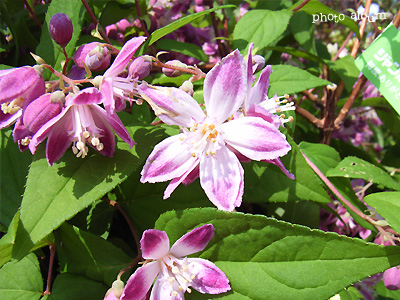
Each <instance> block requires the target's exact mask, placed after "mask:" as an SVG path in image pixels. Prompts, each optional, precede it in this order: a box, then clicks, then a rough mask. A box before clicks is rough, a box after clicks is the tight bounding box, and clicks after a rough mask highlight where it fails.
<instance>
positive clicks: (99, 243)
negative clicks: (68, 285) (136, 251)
mask: <svg viewBox="0 0 400 300" xmlns="http://www.w3.org/2000/svg"><path fill="white" fill-rule="evenodd" d="M54 236H55V238H56V242H57V250H59V251H60V253H61V254H60V262H61V265H62V269H64V270H68V272H69V273H72V274H76V275H83V276H86V277H87V278H89V279H93V280H96V281H103V282H105V283H107V284H108V285H111V284H112V282H113V281H114V280H115V279H116V278H117V275H118V273H119V271H120V270H122V269H124V268H126V267H127V266H129V264H130V263H131V262H132V259H131V258H130V257H129V256H128V255H126V254H125V253H124V252H123V251H122V250H120V249H119V248H117V247H115V246H114V245H113V244H111V243H110V242H107V241H106V240H104V239H102V238H101V237H98V236H96V235H94V234H91V233H89V232H86V231H84V230H81V229H79V228H77V227H73V226H71V225H69V224H67V223H64V224H63V225H62V226H61V227H60V228H59V229H57V230H56V231H55V232H54Z"/></svg>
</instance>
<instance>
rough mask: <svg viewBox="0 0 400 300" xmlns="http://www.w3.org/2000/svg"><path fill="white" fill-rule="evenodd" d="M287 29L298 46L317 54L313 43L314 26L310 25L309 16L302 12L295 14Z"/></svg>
mask: <svg viewBox="0 0 400 300" xmlns="http://www.w3.org/2000/svg"><path fill="white" fill-rule="evenodd" d="M289 27H290V30H291V31H292V33H293V36H294V38H295V39H296V41H298V42H299V44H300V46H302V47H303V48H304V49H305V50H306V51H308V52H310V53H312V54H317V50H316V48H315V41H314V29H315V25H314V24H312V17H311V16H310V15H308V14H307V13H305V12H303V11H299V12H298V13H295V14H294V15H293V17H292V19H291V20H290V23H289Z"/></svg>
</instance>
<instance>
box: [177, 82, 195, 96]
mask: <svg viewBox="0 0 400 300" xmlns="http://www.w3.org/2000/svg"><path fill="white" fill-rule="evenodd" d="M179 89H181V90H182V91H184V92H186V93H188V94H189V95H190V96H193V93H194V90H193V83H191V82H190V81H189V80H186V81H184V82H183V83H182V85H181V86H180V87H179Z"/></svg>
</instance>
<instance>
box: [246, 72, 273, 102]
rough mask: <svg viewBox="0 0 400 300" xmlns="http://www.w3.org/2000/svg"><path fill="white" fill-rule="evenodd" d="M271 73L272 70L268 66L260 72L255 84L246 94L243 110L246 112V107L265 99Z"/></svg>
mask: <svg viewBox="0 0 400 300" xmlns="http://www.w3.org/2000/svg"><path fill="white" fill-rule="evenodd" d="M271 73H272V68H271V66H270V65H268V66H266V67H265V68H264V70H262V72H261V74H260V77H258V80H257V82H256V84H255V85H254V86H253V87H252V88H251V90H250V91H249V93H248V97H247V99H246V103H245V109H246V110H247V109H248V107H249V106H250V105H252V104H259V103H260V102H262V101H263V100H265V97H267V93H268V88H269V81H270V79H269V76H270V75H271Z"/></svg>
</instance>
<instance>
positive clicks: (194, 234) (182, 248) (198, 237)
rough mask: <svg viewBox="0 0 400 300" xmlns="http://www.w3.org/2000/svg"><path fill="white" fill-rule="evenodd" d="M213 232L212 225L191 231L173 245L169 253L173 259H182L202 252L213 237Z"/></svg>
mask: <svg viewBox="0 0 400 300" xmlns="http://www.w3.org/2000/svg"><path fill="white" fill-rule="evenodd" d="M214 230H215V228H214V226H213V225H212V224H205V225H203V226H200V227H197V228H195V229H193V230H192V231H190V232H188V233H186V234H185V235H183V236H182V237H181V238H180V239H179V240H177V241H176V242H175V243H174V245H173V246H172V247H171V250H170V253H171V254H172V255H174V256H175V257H183V256H187V255H190V254H193V253H196V252H199V251H202V250H204V248H205V247H206V246H207V244H208V242H209V241H210V240H211V238H212V237H213V236H214Z"/></svg>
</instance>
